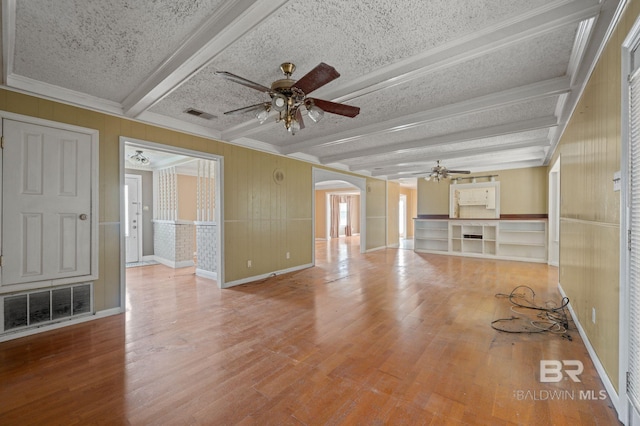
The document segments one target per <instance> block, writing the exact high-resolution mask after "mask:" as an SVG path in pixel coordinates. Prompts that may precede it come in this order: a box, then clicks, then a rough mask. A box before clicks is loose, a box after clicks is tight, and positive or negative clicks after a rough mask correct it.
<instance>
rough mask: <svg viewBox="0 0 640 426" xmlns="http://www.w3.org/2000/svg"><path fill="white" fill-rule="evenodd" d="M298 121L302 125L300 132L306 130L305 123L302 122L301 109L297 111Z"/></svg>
mask: <svg viewBox="0 0 640 426" xmlns="http://www.w3.org/2000/svg"><path fill="white" fill-rule="evenodd" d="M296 121H297V122H298V124H300V130H302V129H304V121H303V120H302V112H301V111H300V108H298V109H296Z"/></svg>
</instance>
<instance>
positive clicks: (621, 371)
mask: <svg viewBox="0 0 640 426" xmlns="http://www.w3.org/2000/svg"><path fill="white" fill-rule="evenodd" d="M638 46H640V18H638V19H636V21H635V23H634V24H633V26H632V27H631V29H630V30H629V33H628V34H627V36H626V37H625V39H624V41H623V42H622V46H621V55H620V56H621V62H622V63H621V67H620V68H621V70H620V72H621V78H620V80H621V82H622V84H621V88H620V90H621V100H622V105H621V112H620V121H621V123H620V156H621V158H620V250H619V251H620V273H619V275H620V282H619V288H620V295H619V302H618V311H619V317H618V328H619V330H618V333H619V335H618V342H619V343H618V389H619V391H620V395H621V397H620V399H621V400H623V401H625V403H624V404H620V407H619V410H618V419H620V420H621V421H622V422H624V423H626V422H627V421H629V419H630V417H631V416H630V415H631V414H632V413H633V411H634V410H632V409H630V408H631V407H630V405H632V404H631V402H630V401H629V399H628V397H627V371H629V333H630V330H629V324H628V321H629V318H630V310H629V305H628V300H629V274H628V272H629V250H628V247H627V235H628V232H629V229H630V222H629V219H630V218H629V215H630V211H629V207H630V206H629V201H630V196H631V194H629V191H630V182H629V177H630V174H629V173H630V167H629V161H630V157H629V153H630V149H631V147H630V140H629V139H630V130H629V127H630V120H629V118H630V105H629V80H628V78H629V76H630V75H631V74H632V72H633V64H632V61H631V59H632V55H633V49H635V48H636V47H638Z"/></svg>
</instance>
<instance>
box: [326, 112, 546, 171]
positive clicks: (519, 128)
mask: <svg viewBox="0 0 640 426" xmlns="http://www.w3.org/2000/svg"><path fill="white" fill-rule="evenodd" d="M557 125H558V122H557V119H556V117H555V116H548V117H540V118H533V119H529V120H523V121H517V122H514V123H507V124H500V125H497V126H490V127H484V128H481V129H472V130H465V131H462V132H456V133H449V134H446V135H440V136H435V137H432V138H426V139H416V140H411V141H406V142H401V143H398V144H394V145H387V146H384V147H373V148H365V149H360V150H357V151H352V152H346V153H342V154H334V155H327V156H324V157H320V158H319V160H320V163H322V164H330V163H338V162H340V161H344V160H350V159H354V158H362V157H370V156H375V155H380V154H387V155H389V154H406V155H407V156H410V155H411V152H412V151H415V150H417V149H422V148H426V147H429V146H435V145H443V144H449V143H455V142H462V141H469V140H474V139H484V138H490V137H495V136H502V135H508V134H513V133H521V132H526V131H529V130H537V129H544V128H549V127H554V126H557Z"/></svg>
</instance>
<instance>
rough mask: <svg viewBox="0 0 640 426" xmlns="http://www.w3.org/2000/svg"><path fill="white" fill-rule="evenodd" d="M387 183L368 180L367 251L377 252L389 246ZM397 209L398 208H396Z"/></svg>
mask: <svg viewBox="0 0 640 426" xmlns="http://www.w3.org/2000/svg"><path fill="white" fill-rule="evenodd" d="M386 193H387V183H386V181H383V180H379V179H373V178H367V203H366V206H367V213H366V217H367V230H366V232H367V246H366V250H376V249H380V248H384V247H385V246H386V245H387V238H386V233H387V232H386V231H387V217H386V210H387V196H386ZM396 208H397V207H396Z"/></svg>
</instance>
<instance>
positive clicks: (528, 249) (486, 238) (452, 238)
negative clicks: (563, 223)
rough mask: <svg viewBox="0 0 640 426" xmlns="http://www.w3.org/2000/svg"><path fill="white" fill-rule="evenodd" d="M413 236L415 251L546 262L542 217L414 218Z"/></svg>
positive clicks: (544, 229) (544, 220) (545, 242)
mask: <svg viewBox="0 0 640 426" xmlns="http://www.w3.org/2000/svg"><path fill="white" fill-rule="evenodd" d="M414 239H415V240H414V250H415V251H417V252H428V253H441V254H451V255H458V256H476V257H487V258H496V259H508V260H522V261H528V262H546V261H547V221H546V219H530V220H520V219H518V220H513V219H500V220H464V219H416V220H415V237H414Z"/></svg>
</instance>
